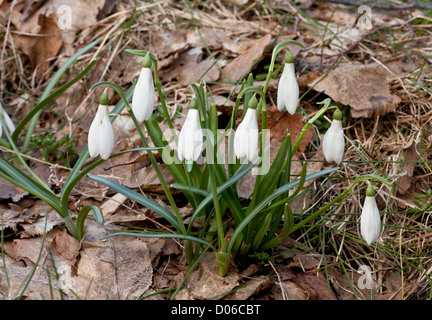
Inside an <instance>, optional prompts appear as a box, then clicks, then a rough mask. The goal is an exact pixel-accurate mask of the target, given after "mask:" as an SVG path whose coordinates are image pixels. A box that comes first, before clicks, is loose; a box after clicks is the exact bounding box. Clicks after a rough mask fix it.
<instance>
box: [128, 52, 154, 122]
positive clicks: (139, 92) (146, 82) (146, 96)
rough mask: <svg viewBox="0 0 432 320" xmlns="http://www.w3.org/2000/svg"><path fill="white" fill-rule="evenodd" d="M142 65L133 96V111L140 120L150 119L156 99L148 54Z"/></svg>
mask: <svg viewBox="0 0 432 320" xmlns="http://www.w3.org/2000/svg"><path fill="white" fill-rule="evenodd" d="M142 66H143V67H142V69H141V73H140V75H139V77H138V81H137V83H136V85H135V89H134V93H133V96H132V111H133V113H134V115H135V117H136V119H137V120H138V121H139V122H143V121H144V120H148V119H150V117H151V115H152V113H153V109H154V99H155V87H154V83H153V74H152V70H151V60H150V56H149V55H148V54H147V55H146V56H145V58H144V59H143V62H142Z"/></svg>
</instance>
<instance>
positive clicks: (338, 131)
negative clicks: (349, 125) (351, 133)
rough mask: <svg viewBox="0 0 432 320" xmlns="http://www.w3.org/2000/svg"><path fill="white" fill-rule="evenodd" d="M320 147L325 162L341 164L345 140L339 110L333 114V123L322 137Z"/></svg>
mask: <svg viewBox="0 0 432 320" xmlns="http://www.w3.org/2000/svg"><path fill="white" fill-rule="evenodd" d="M322 147H323V152H324V156H325V158H326V160H327V162H332V161H334V162H336V163H337V164H340V163H341V162H342V159H343V155H344V150H345V138H344V135H343V128H342V112H341V111H340V110H339V109H337V110H336V111H335V112H334V114H333V121H332V123H331V125H330V128H329V129H328V130H327V132H326V133H325V135H324V140H323V143H322Z"/></svg>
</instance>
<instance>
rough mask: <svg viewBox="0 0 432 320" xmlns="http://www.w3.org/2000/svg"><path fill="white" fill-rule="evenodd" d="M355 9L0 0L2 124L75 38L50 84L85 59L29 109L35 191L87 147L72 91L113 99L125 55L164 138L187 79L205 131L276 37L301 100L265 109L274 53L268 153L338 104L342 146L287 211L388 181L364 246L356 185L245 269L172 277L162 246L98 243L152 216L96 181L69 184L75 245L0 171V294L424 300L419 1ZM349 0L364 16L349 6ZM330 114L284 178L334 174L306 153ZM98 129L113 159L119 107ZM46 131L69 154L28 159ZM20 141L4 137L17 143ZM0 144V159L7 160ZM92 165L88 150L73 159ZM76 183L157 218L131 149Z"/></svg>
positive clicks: (185, 100) (428, 127)
mask: <svg viewBox="0 0 432 320" xmlns="http://www.w3.org/2000/svg"><path fill="white" fill-rule="evenodd" d="M63 2H64V3H65V4H63ZM373 3H374V4H372V2H369V4H368V3H367V2H360V1H313V0H299V1H282V0H271V1H248V0H232V1H223V0H215V1H192V0H189V1H188V0H186V1H170V0H160V1H159V0H156V1H152V2H149V1H139V0H137V1H132V0H94V1H91V2H89V1H84V0H77V1H73V2H70V3H68V2H67V1H66V2H65V1H52V0H46V1H24V0H22V1H3V2H1V4H0V18H1V28H2V31H1V35H2V37H1V57H0V60H1V62H0V65H1V66H2V67H1V71H0V100H1V102H2V105H3V106H4V109H5V110H6V111H7V112H8V114H9V115H11V117H12V119H13V121H14V123H16V124H17V123H19V121H20V120H21V119H23V118H24V117H25V115H26V114H28V113H29V112H30V111H31V110H32V108H33V107H34V106H35V105H36V104H37V103H38V101H40V100H41V97H42V96H43V94H44V90H45V89H46V87H47V85H48V83H49V82H50V80H51V79H52V78H53V76H54V74H55V72H56V71H58V70H59V69H60V68H61V66H62V65H64V64H65V63H66V62H67V61H68V59H69V58H70V57H71V56H73V55H74V54H75V53H76V52H78V51H79V50H80V49H82V48H84V47H85V46H89V48H88V50H86V52H85V53H83V54H82V55H81V56H80V57H79V58H78V59H76V61H75V62H74V63H73V64H72V65H70V66H69V67H68V68H67V71H66V72H65V73H64V74H63V75H62V77H61V78H60V79H58V83H57V85H56V87H55V88H58V87H60V86H61V85H63V84H65V83H67V82H68V81H70V80H71V79H73V78H74V77H75V76H76V75H77V74H78V73H80V72H81V71H82V70H83V69H84V68H86V67H87V66H88V65H89V63H90V62H91V61H92V60H94V59H96V64H95V65H94V67H93V68H92V70H91V71H90V72H89V73H88V74H86V75H85V77H83V78H82V79H81V80H79V81H78V82H76V83H75V84H74V85H73V86H71V87H70V88H69V89H67V90H66V91H65V92H64V93H63V94H61V95H60V96H58V97H57V98H56V99H55V100H54V101H53V102H52V103H50V104H49V105H48V107H47V108H44V109H43V112H42V113H41V114H40V117H39V119H38V121H37V123H36V124H35V129H34V136H33V139H32V140H30V144H29V146H28V149H27V151H26V153H25V157H26V159H27V160H28V162H29V164H30V166H31V168H32V170H33V171H34V172H35V173H37V175H38V176H39V177H40V178H41V179H42V180H43V181H45V182H46V183H47V184H49V185H50V186H51V188H52V189H53V190H57V191H59V190H61V189H62V186H63V185H64V182H65V180H66V179H67V177H68V174H69V173H70V172H71V168H72V167H73V165H74V163H75V161H76V160H77V158H78V156H79V155H80V154H81V153H82V151H83V150H84V148H85V147H86V146H87V135H88V129H89V127H90V124H91V122H92V120H93V118H94V115H95V113H96V109H97V105H98V97H99V95H100V93H101V92H102V88H97V89H96V90H94V91H89V89H90V87H91V86H92V85H93V84H95V83H96V82H99V81H111V82H114V83H115V84H117V85H118V86H119V87H120V88H121V89H122V90H123V92H126V91H127V90H128V89H129V88H130V87H131V85H132V83H133V82H134V81H135V80H136V79H137V77H138V75H139V73H140V70H141V59H142V58H141V57H139V56H136V55H133V54H130V53H128V52H126V51H125V50H126V49H138V50H147V51H150V52H152V53H153V54H154V55H155V57H156V58H157V59H158V74H159V77H160V79H161V81H162V84H163V90H164V94H165V95H166V101H167V106H168V108H169V110H170V111H171V112H172V115H173V118H172V119H173V122H174V125H175V126H176V128H179V129H180V127H181V126H182V124H183V122H184V119H185V115H186V114H187V110H188V108H187V106H188V104H189V102H190V100H191V97H192V93H191V91H190V87H189V85H190V84H192V83H199V82H200V81H204V82H205V83H206V84H207V85H208V87H209V89H210V90H211V93H212V99H213V102H214V103H215V104H216V106H217V108H218V112H219V121H220V122H224V121H225V122H226V121H227V120H229V117H230V116H231V113H232V110H233V106H234V104H235V98H236V95H237V93H238V90H237V91H235V90H234V91H233V90H232V89H233V83H234V84H235V83H241V82H242V81H243V80H244V79H246V78H247V75H248V74H249V73H253V74H254V77H255V80H256V82H255V85H257V86H262V85H263V84H264V80H265V76H266V73H267V70H268V67H269V64H270V59H271V54H272V49H273V48H274V46H275V45H276V44H277V43H278V42H280V41H282V40H287V39H293V40H295V41H298V42H299V43H301V44H302V45H303V46H304V48H301V47H299V46H290V49H291V51H292V53H293V55H294V57H295V69H296V74H297V80H298V83H299V87H300V95H301V96H302V99H301V101H300V104H299V107H298V111H297V113H296V114H294V115H290V114H288V113H287V112H282V113H281V112H279V111H277V109H276V92H277V84H278V79H279V78H280V74H281V71H282V68H283V65H282V63H281V61H282V58H283V55H280V57H278V60H277V62H276V65H275V70H276V72H275V73H274V76H273V78H272V79H271V80H270V83H269V89H268V94H267V95H268V98H267V104H268V107H269V115H268V119H269V120H268V121H269V128H270V129H271V130H272V138H271V139H272V140H271V143H272V150H273V152H276V151H277V148H276V147H275V148H273V146H278V145H280V143H281V140H282V139H283V137H284V134H285V132H286V129H287V128H289V130H290V132H291V134H292V135H293V136H298V135H299V133H300V130H301V128H302V127H303V124H304V123H305V122H306V121H307V120H308V119H309V118H310V117H311V116H313V115H314V114H315V113H316V112H317V110H318V105H317V103H319V102H321V101H323V100H324V99H325V98H330V99H331V100H332V101H333V102H334V103H336V104H337V105H338V106H339V107H340V108H341V110H342V111H343V114H344V120H343V125H344V135H345V139H346V148H345V155H344V161H343V162H342V163H341V164H340V165H339V170H338V171H337V179H331V183H329V181H330V180H329V179H327V178H322V179H318V180H316V181H313V182H312V181H311V182H310V183H306V184H305V186H304V188H305V189H304V192H302V193H301V197H298V198H297V200H296V201H294V202H293V203H291V208H292V210H293V212H294V214H295V217H296V219H301V215H303V214H307V211H310V210H316V208H319V207H321V206H322V205H323V204H325V203H328V202H329V201H330V200H331V199H333V198H334V197H335V196H337V195H338V194H340V193H341V192H342V191H344V190H345V189H346V188H347V187H348V186H349V184H350V182H351V180H352V179H355V178H356V177H358V176H359V175H362V174H376V175H379V176H381V177H384V178H385V179H387V180H388V181H389V182H391V186H387V185H376V191H377V193H376V199H377V203H378V207H379V209H380V212H381V217H382V226H383V228H382V232H381V236H380V239H379V240H378V241H377V242H376V243H374V244H373V245H367V244H366V243H365V242H364V241H363V240H362V238H361V235H360V228H359V221H360V213H361V209H362V204H363V199H364V188H360V187H356V188H354V189H353V190H352V194H351V195H350V197H347V198H346V199H345V201H343V202H342V203H340V204H339V205H338V206H337V208H336V209H335V210H333V211H329V212H328V213H327V214H325V215H322V216H320V217H319V218H317V219H315V221H314V222H313V223H311V224H310V225H308V226H307V228H306V227H304V228H301V229H299V230H296V231H295V232H294V233H292V234H290V236H289V237H288V238H287V239H286V240H285V241H284V242H283V243H282V244H281V245H279V246H278V247H277V248H274V249H272V250H270V251H268V252H266V253H259V254H257V255H255V257H251V259H250V261H248V262H247V263H246V264H240V263H239V262H238V261H237V260H236V259H235V257H233V259H232V262H231V266H230V269H229V272H228V274H227V275H226V276H225V277H220V276H218V274H217V268H218V264H217V262H216V258H215V255H214V254H212V253H210V252H208V253H207V254H205V255H204V256H203V258H202V260H201V261H200V263H199V264H198V265H197V266H196V267H195V269H194V270H190V269H188V265H187V264H186V261H185V258H184V255H183V243H182V241H180V240H176V239H165V238H137V237H130V236H117V237H110V238H104V239H102V238H103V237H105V236H106V235H108V234H110V233H111V232H112V231H119V230H126V229H128V228H153V229H160V228H165V227H166V226H165V225H164V223H165V222H164V221H163V219H161V217H160V216H158V214H156V213H155V212H154V211H152V210H151V209H149V208H146V207H143V206H142V205H139V204H137V203H136V202H134V201H132V200H131V199H128V198H127V197H125V196H123V195H121V194H120V193H116V192H114V191H113V190H111V189H110V188H108V187H106V186H104V185H101V184H98V183H96V182H94V181H92V180H90V179H87V178H84V179H82V180H81V181H80V182H79V183H78V184H77V185H76V187H75V188H74V190H73V192H72V193H71V196H70V199H69V208H70V209H71V210H76V209H78V210H79V209H80V208H81V207H83V206H84V205H87V204H92V205H97V206H99V207H100V208H101V211H102V213H103V215H104V220H105V223H104V224H103V225H102V224H100V223H98V222H95V221H93V220H90V219H89V220H88V221H87V222H86V234H85V238H84V239H83V241H81V242H78V241H77V240H76V239H74V238H73V237H71V235H70V234H69V233H68V232H67V231H66V229H65V227H64V222H63V220H62V219H60V218H59V216H58V215H57V214H56V212H55V211H54V210H53V209H52V208H51V207H50V206H49V205H48V204H46V203H45V202H43V201H41V200H39V199H38V198H36V197H33V196H32V195H30V194H29V193H28V192H26V191H25V190H23V189H20V188H19V187H17V186H14V185H12V184H11V183H9V182H7V181H6V180H4V179H0V198H1V201H0V212H1V219H2V235H1V236H2V244H1V247H2V257H1V260H2V263H1V265H2V267H1V268H0V299H29V300H39V299H78V298H79V299H91V300H101V299H119V300H124V299H158V300H162V299H169V298H174V299H184V300H190V299H200V300H201V299H218V300H222V299H233V300H284V299H288V300H290V299H292V300H294V299H295V300H308V299H310V300H327V299H332V300H333V299H337V300H354V299H361V300H363V299H371V300H391V299H396V300H401V299H403V300H413V299H415V300H425V299H430V298H431V297H432V286H431V283H432V281H431V271H432V253H431V250H432V247H431V240H429V239H432V225H431V223H432V222H431V221H430V219H429V218H430V214H431V213H432V204H431V200H432V169H431V168H432V134H431V133H432V122H431V119H432V99H431V97H432V83H431V81H430V78H429V73H430V64H431V61H432V52H431V48H432V8H431V7H430V5H427V4H424V3H426V2H424V3H423V2H420V1H418V2H413V1H410V2H409V3H408V4H407V3H405V2H403V1H376V2H373ZM361 5H366V6H363V7H362V8H361V10H359V8H360V6H361ZM363 10H364V14H362V13H363ZM68 14H69V15H68ZM94 41H97V42H95V43H94V44H93V45H90V44H91V43H93V42H94ZM109 95H110V105H112V106H114V105H116V104H117V103H119V102H120V97H119V96H118V95H117V94H115V93H114V92H113V91H109ZM155 116H156V117H158V119H159V120H160V126H161V128H168V127H167V124H166V121H165V120H164V118H163V116H162V114H161V111H160V109H156V111H155ZM330 119H331V113H328V114H326V116H325V117H324V118H322V119H321V120H320V121H317V122H316V123H315V124H314V125H313V130H312V129H311V130H310V131H309V133H308V134H307V135H305V139H304V140H303V143H302V144H301V146H300V148H299V151H298V152H297V153H296V154H295V155H294V158H293V160H294V162H293V169H292V170H293V174H297V175H298V174H300V171H301V168H302V162H303V160H307V171H308V173H310V172H315V171H318V170H322V169H325V168H330V167H332V166H334V164H329V163H327V162H326V161H325V158H324V155H323V153H322V151H321V149H320V145H321V141H322V137H323V135H324V133H325V131H326V129H327V128H328V127H329V125H330ZM113 126H114V130H115V132H116V137H115V139H116V143H115V146H114V152H120V151H124V150H128V149H131V148H136V147H141V146H142V145H141V144H140V143H141V142H140V136H139V134H138V131H137V130H136V128H135V127H134V125H133V122H131V119H130V117H129V114H128V113H127V112H126V110H124V111H123V112H122V113H121V114H120V115H119V116H118V117H117V119H116V121H114V122H113ZM49 133H52V136H53V137H54V138H53V139H54V141H60V140H61V139H62V138H63V137H64V136H65V135H68V136H69V137H73V139H74V140H73V143H72V147H74V148H75V149H74V148H70V149H68V150H65V147H64V145H63V146H59V147H58V149H55V150H50V151H49V152H48V151H45V152H44V150H47V149H48V147H49V143H44V142H43V139H45V138H46V137H48V140H49V138H50V136H49ZM35 137H36V138H35ZM37 137H39V139H37ZM281 137H282V138H281ZM3 138H4V136H3ZM48 140H47V141H48ZM149 141H150V140H149ZM22 143H23V139H19V145H18V146H19V147H20V148H21V147H22ZM0 148H2V153H3V154H2V157H3V156H4V155H5V159H8V158H7V157H8V156H6V155H8V154H10V152H11V150H7V149H5V147H3V146H1V147H0ZM155 154H156V152H155ZM94 161H95V160H94V159H90V158H89V159H88V162H87V163H88V164H90V163H92V162H94ZM163 173H164V175H165V176H166V179H167V182H168V185H171V184H172V183H173V182H174V180H173V178H172V177H171V176H170V175H169V173H168V172H167V170H163ZM92 174H95V175H101V176H104V177H108V178H110V179H113V180H115V181H116V182H118V183H120V184H122V185H124V186H126V187H128V188H131V189H134V190H138V191H139V192H142V193H143V194H145V195H146V196H148V197H150V198H151V199H153V200H155V201H156V202H158V203H159V204H161V205H162V206H164V207H166V208H169V203H168V201H167V199H166V196H165V194H164V191H163V189H162V187H161V184H160V182H159V180H158V178H157V176H156V175H155V173H154V170H153V168H152V166H151V163H150V161H149V158H148V156H147V153H146V152H145V151H137V152H133V153H125V154H124V155H122V156H119V157H116V158H113V159H110V160H107V161H106V162H104V163H103V164H102V165H100V166H98V167H97V168H96V169H95V170H94V171H92ZM253 181H254V177H253V176H252V175H247V176H245V177H244V178H243V179H242V180H240V181H239V183H238V186H237V188H238V194H239V196H240V197H241V198H242V199H243V200H245V201H246V200H247V199H248V197H249V196H250V195H251V193H252V191H253V190H252V187H251V186H252V185H253ZM363 187H364V186H363ZM323 189H325V192H321V191H322V190H323ZM172 191H173V194H174V196H175V197H176V201H177V202H178V204H179V207H180V213H181V215H182V218H184V219H185V221H187V219H188V218H189V217H190V216H191V214H192V209H191V207H190V205H188V203H187V201H185V199H184V198H183V197H182V196H181V194H179V192H178V190H174V189H172Z"/></svg>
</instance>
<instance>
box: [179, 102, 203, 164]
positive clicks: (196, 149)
mask: <svg viewBox="0 0 432 320" xmlns="http://www.w3.org/2000/svg"><path fill="white" fill-rule="evenodd" d="M202 148H203V134H202V130H201V123H200V117H199V111H198V103H197V100H196V98H192V101H191V104H190V106H189V112H188V114H187V117H186V120H185V123H184V125H183V127H182V129H181V131H180V135H179V140H178V148H177V155H178V158H179V159H180V161H183V159H184V160H186V162H187V163H191V162H193V161H196V160H197V159H198V157H199V156H200V154H201V152H202Z"/></svg>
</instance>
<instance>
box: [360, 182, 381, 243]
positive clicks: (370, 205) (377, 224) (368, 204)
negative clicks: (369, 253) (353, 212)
mask: <svg viewBox="0 0 432 320" xmlns="http://www.w3.org/2000/svg"><path fill="white" fill-rule="evenodd" d="M380 231H381V218H380V213H379V210H378V206H377V204H376V200H375V190H374V189H373V187H372V186H371V185H369V186H368V188H367V190H366V198H365V201H364V204H363V209H362V213H361V217H360V232H361V236H362V238H363V239H364V240H365V241H366V242H367V244H369V245H370V244H371V243H372V242H375V241H376V240H378V238H379V235H380Z"/></svg>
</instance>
